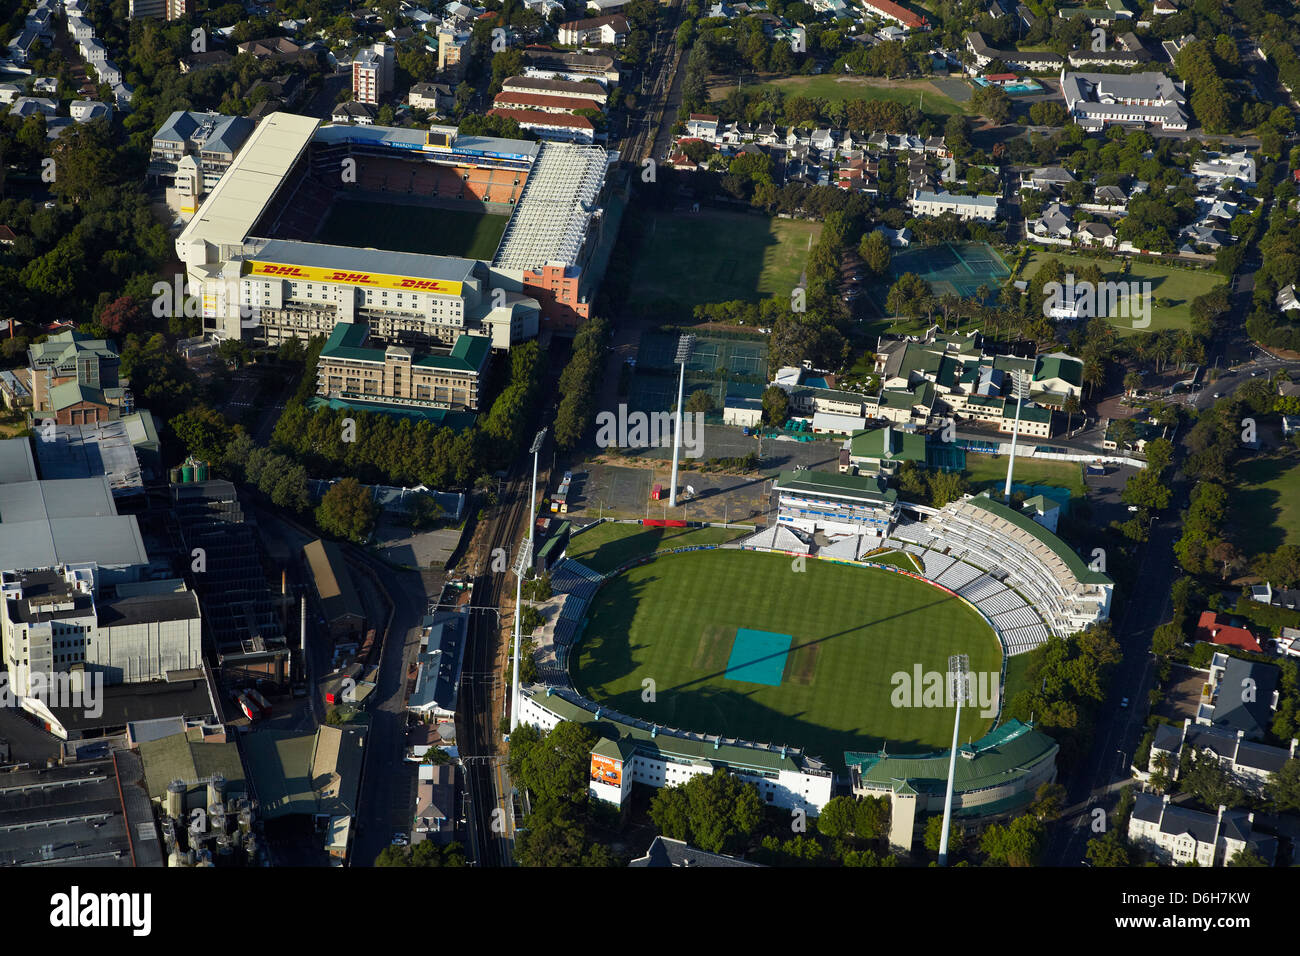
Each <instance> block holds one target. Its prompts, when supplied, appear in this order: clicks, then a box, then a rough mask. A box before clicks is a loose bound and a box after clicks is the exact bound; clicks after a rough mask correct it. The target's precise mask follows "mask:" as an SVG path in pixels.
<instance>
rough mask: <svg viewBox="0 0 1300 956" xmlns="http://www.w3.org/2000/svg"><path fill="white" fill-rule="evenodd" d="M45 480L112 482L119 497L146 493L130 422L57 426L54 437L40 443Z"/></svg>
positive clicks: (42, 471) (37, 455)
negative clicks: (104, 479)
mask: <svg viewBox="0 0 1300 956" xmlns="http://www.w3.org/2000/svg"><path fill="white" fill-rule="evenodd" d="M36 459H37V461H38V462H40V466H41V477H42V478H46V479H52V478H60V479H63V478H99V477H105V478H107V479H108V484H109V488H110V489H111V490H112V492H113V494H115V495H122V494H130V493H133V492H139V491H143V490H144V481H143V478H142V476H141V473H140V460H139V458H138V457H137V456H136V452H135V445H134V444H132V441H131V435H130V434H129V432H128V429H127V423H126V422H125V421H122V420H119V421H115V422H100V423H98V424H91V425H55V426H54V434H53V435H52V436H50V437H49V438H48V439H47V438H44V437H42V439H41V440H40V441H38V442H36Z"/></svg>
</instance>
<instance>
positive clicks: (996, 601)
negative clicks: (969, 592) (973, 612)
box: [976, 589, 1025, 617]
mask: <svg viewBox="0 0 1300 956" xmlns="http://www.w3.org/2000/svg"><path fill="white" fill-rule="evenodd" d="M976 606H977V607H978V608H979V609H980V610H981V611H983V612H984V613H985V614H987V615H989V616H990V617H992V616H993V615H994V614H1000V613H1001V612H1003V611H1014V610H1015V609H1016V608H1018V607H1024V606H1025V602H1024V601H1022V600H1021V599H1020V596H1019V595H1017V594H1016V592H1015V591H1010V590H1006V589H1003V590H1001V591H999V592H998V593H997V594H994V595H991V596H990V597H986V598H984V599H983V600H981V601H977V602H976Z"/></svg>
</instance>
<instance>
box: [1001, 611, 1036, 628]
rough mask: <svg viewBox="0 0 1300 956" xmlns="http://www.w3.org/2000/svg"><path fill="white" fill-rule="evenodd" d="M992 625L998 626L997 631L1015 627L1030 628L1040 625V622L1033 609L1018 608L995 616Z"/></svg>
mask: <svg viewBox="0 0 1300 956" xmlns="http://www.w3.org/2000/svg"><path fill="white" fill-rule="evenodd" d="M993 623H994V624H996V625H997V626H998V628H999V630H1006V629H1008V628H1015V627H1032V626H1033V625H1035V624H1041V623H1042V620H1041V619H1040V618H1039V616H1038V614H1037V612H1036V611H1034V609H1033V608H1031V607H1018V608H1015V609H1014V610H1011V611H1003V612H1002V613H1001V614H995V615H994V616H993Z"/></svg>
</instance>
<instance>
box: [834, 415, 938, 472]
mask: <svg viewBox="0 0 1300 956" xmlns="http://www.w3.org/2000/svg"><path fill="white" fill-rule="evenodd" d="M849 454H850V455H852V456H853V457H854V458H869V459H877V460H880V461H916V462H921V463H922V464H924V463H925V436H924V435H914V434H909V433H908V432H905V431H901V430H899V429H897V428H893V427H891V426H889V425H886V426H885V427H883V428H873V429H870V430H869V431H864V432H857V433H855V434H854V435H853V438H852V439H851V441H850V444H849Z"/></svg>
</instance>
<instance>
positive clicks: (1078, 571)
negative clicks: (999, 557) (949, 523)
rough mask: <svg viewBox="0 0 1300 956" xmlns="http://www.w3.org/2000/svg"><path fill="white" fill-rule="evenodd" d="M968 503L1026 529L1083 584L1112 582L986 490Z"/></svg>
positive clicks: (1051, 535) (1053, 537) (1045, 531)
mask: <svg viewBox="0 0 1300 956" xmlns="http://www.w3.org/2000/svg"><path fill="white" fill-rule="evenodd" d="M969 503H970V504H972V505H974V506H975V507H977V508H983V509H984V510H985V511H987V512H990V513H991V514H995V515H997V516H998V517H999V518H1005V519H1006V520H1007V521H1009V522H1011V523H1012V524H1014V525H1015V526H1016V527H1018V528H1020V529H1021V530H1022V531H1028V532H1029V533H1030V534H1032V535H1033V536H1034V537H1035V538H1037V539H1038V540H1039V541H1041V542H1043V544H1045V545H1047V546H1048V547H1049V548H1051V549H1052V551H1053V552H1054V553H1055V554H1056V556H1057V557H1059V558H1060V559H1061V560H1062V561H1064V562H1065V565H1066V567H1068V568H1069V569H1070V573H1071V574H1073V575H1074V576H1075V578H1077V579H1078V580H1079V581H1082V582H1083V583H1084V584H1113V583H1114V582H1113V581H1112V580H1111V579H1110V578H1109V577H1108V576H1106V575H1105V574H1102V573H1101V572H1100V571H1093V570H1091V569H1090V568H1089V567H1088V565H1086V564H1084V562H1083V558H1081V557H1079V556H1078V555H1077V554H1075V553H1074V551H1073V550H1071V548H1070V546H1069V545H1068V544H1066V543H1065V542H1064V541H1062V540H1061V539H1060V538H1058V537H1057V536H1056V535H1054V534H1052V532H1050V531H1048V530H1047V529H1046V528H1044V527H1043V526H1042V525H1041V524H1039V523H1038V522H1037V521H1035V520H1034V519H1033V518H1030V517H1028V516H1027V515H1023V514H1021V513H1020V512H1018V511H1016V510H1014V509H1012V508H1008V507H1007V506H1006V505H1004V504H1001V503H1000V502H997V501H994V500H993V499H992V498H990V497H989V493H988V492H987V491H985V492H983V493H981V494H978V495H976V496H975V497H974V498H971V499H969Z"/></svg>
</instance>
